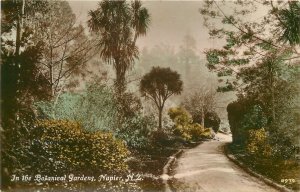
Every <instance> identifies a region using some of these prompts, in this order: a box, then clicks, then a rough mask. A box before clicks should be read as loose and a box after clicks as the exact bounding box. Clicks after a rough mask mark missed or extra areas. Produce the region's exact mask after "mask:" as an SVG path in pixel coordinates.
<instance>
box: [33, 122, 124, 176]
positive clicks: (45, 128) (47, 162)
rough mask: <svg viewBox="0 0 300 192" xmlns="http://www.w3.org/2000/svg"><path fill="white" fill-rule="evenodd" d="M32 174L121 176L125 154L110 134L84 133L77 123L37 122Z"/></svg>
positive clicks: (121, 146)
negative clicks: (34, 171) (34, 172)
mask: <svg viewBox="0 0 300 192" xmlns="http://www.w3.org/2000/svg"><path fill="white" fill-rule="evenodd" d="M33 136H34V140H33V141H34V142H33V146H32V149H33V153H34V154H36V155H38V156H39V158H37V159H36V160H33V162H32V164H33V165H34V169H35V170H40V171H41V172H44V173H47V174H58V173H64V174H65V173H74V172H75V173H76V172H77V173H83V172H84V173H90V174H94V173H97V172H101V173H106V172H122V171H125V170H126V169H127V165H126V164H125V159H126V158H127V157H128V154H129V152H128V150H127V148H126V146H125V145H124V143H123V142H122V141H120V140H117V139H115V138H114V137H113V135H112V134H111V133H104V132H100V131H97V132H86V131H84V130H83V129H82V127H81V125H80V124H79V123H77V122H71V121H66V120H43V121H38V122H37V124H36V127H35V129H34V134H33Z"/></svg>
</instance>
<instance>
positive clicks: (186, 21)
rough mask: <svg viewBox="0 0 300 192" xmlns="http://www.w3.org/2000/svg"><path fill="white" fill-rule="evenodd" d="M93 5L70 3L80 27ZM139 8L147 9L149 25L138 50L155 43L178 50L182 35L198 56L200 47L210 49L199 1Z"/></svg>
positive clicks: (157, 2) (93, 2) (166, 2)
mask: <svg viewBox="0 0 300 192" xmlns="http://www.w3.org/2000/svg"><path fill="white" fill-rule="evenodd" d="M97 3H98V2H97V1H70V5H71V7H72V9H73V11H74V12H75V13H76V15H77V17H78V20H79V21H80V22H81V23H82V24H86V21H87V20H88V16H87V13H88V11H89V10H92V9H93V10H94V9H96V7H97ZM143 5H144V6H145V7H146V8H147V9H148V10H149V13H150V15H151V23H150V26H149V31H148V33H147V35H146V36H145V37H141V38H140V39H139V40H138V45H139V46H140V48H143V47H144V46H147V47H153V46H155V45H159V44H167V45H171V46H174V47H178V46H180V44H181V43H182V40H183V37H184V36H185V35H186V34H189V35H191V36H193V37H194V38H195V40H196V41H197V48H198V49H199V53H201V52H202V51H203V50H204V48H209V47H212V46H213V41H212V40H209V39H208V31H207V29H206V28H205V27H204V26H203V19H202V16H201V14H200V13H199V11H198V10H199V8H200V7H201V6H202V2H201V1H145V2H143Z"/></svg>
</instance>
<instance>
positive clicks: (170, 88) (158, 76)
mask: <svg viewBox="0 0 300 192" xmlns="http://www.w3.org/2000/svg"><path fill="white" fill-rule="evenodd" d="M182 84H183V82H182V81H181V79H180V75H179V74H178V73H177V72H176V71H172V70H171V69H170V68H160V67H153V68H152V70H151V71H150V72H149V73H147V74H145V75H144V76H143V78H142V80H141V82H140V92H141V94H142V95H143V96H144V97H146V98H148V99H150V100H152V101H153V102H154V103H155V105H156V107H157V109H158V129H159V130H161V129H162V111H163V108H164V105H165V102H166V100H167V99H168V98H169V97H170V96H172V95H178V94H180V93H181V92H182Z"/></svg>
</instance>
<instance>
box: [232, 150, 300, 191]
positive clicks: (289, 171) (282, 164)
mask: <svg viewBox="0 0 300 192" xmlns="http://www.w3.org/2000/svg"><path fill="white" fill-rule="evenodd" d="M226 147H227V152H228V153H229V154H232V155H234V156H235V157H236V158H237V160H239V161H240V162H242V163H243V164H244V165H246V166H247V167H248V168H250V169H251V170H252V171H254V172H256V173H258V174H260V175H263V176H265V177H267V178H268V179H271V180H272V181H274V182H276V183H278V184H280V185H284V186H285V187H287V188H289V189H292V190H294V191H299V190H300V182H299V181H300V165H299V161H296V160H293V159H288V160H281V159H275V158H263V157H256V156H254V155H252V154H249V153H247V151H245V150H244V149H243V148H242V147H241V146H236V145H233V144H228V145H227V146H226Z"/></svg>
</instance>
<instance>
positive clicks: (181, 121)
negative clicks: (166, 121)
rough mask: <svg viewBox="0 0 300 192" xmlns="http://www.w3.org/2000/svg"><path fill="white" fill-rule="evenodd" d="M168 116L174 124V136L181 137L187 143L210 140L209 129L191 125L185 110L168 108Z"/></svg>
mask: <svg viewBox="0 0 300 192" xmlns="http://www.w3.org/2000/svg"><path fill="white" fill-rule="evenodd" d="M168 114H169V116H170V118H171V119H172V120H173V121H174V123H175V125H174V134H175V135H178V136H181V137H183V138H184V139H185V140H187V141H197V140H199V139H202V138H211V133H210V131H209V129H205V128H204V127H202V126H201V125H200V124H198V123H192V122H193V121H192V117H191V115H190V114H189V113H188V112H187V111H186V110H184V109H182V108H179V107H178V108H170V110H169V112H168Z"/></svg>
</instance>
